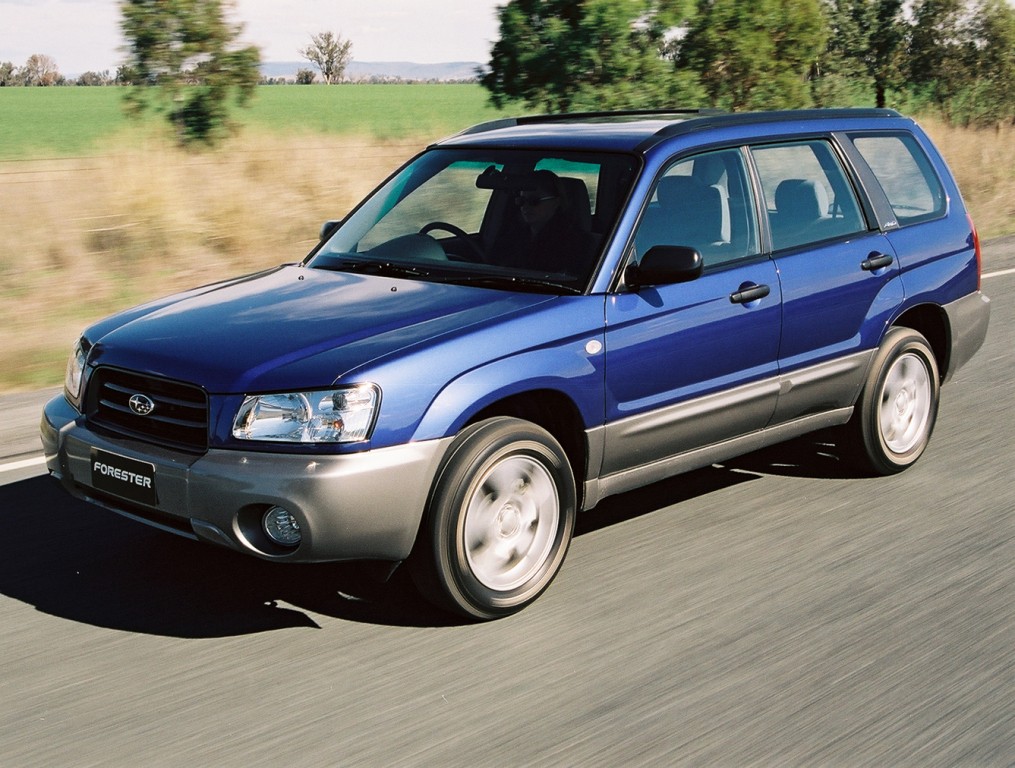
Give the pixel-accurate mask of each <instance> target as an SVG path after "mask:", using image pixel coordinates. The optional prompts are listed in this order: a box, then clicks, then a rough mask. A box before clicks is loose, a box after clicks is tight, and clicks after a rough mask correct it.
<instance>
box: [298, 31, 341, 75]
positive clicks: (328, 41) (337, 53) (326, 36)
mask: <svg viewBox="0 0 1015 768" xmlns="http://www.w3.org/2000/svg"><path fill="white" fill-rule="evenodd" d="M310 40H311V43H310V45H308V46H307V47H306V48H302V49H300V56H302V57H303V58H305V59H306V60H307V61H309V62H311V63H312V64H314V65H316V66H317V68H318V69H319V70H321V76H322V77H323V78H324V82H326V83H328V84H329V85H330V84H331V83H337V82H340V81H341V80H342V76H343V75H344V74H345V68H346V67H347V66H348V65H349V61H350V59H351V58H352V41H350V40H343V39H342V36H341V35H336V34H334V33H332V32H321V33H320V34H317V35H311V36H310Z"/></svg>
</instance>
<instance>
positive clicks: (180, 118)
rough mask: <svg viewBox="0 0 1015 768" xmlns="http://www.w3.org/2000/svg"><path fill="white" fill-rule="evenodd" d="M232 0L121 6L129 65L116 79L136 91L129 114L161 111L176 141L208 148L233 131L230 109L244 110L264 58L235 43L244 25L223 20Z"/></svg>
mask: <svg viewBox="0 0 1015 768" xmlns="http://www.w3.org/2000/svg"><path fill="white" fill-rule="evenodd" d="M232 6H233V3H232V2H230V0H123V1H122V2H121V3H120V10H121V14H122V19H121V29H122V30H123V35H124V38H125V40H126V42H127V54H128V59H127V62H126V63H125V64H124V66H123V67H121V69H120V71H119V73H118V74H119V76H120V77H122V78H123V79H124V81H125V82H127V83H129V84H130V85H133V86H135V87H134V88H132V89H131V90H130V91H129V92H128V95H127V104H128V108H129V109H130V111H131V112H135V113H138V112H142V111H144V110H145V109H148V108H152V109H156V110H159V111H163V112H165V113H166V115H167V116H168V118H169V120H170V121H171V123H172V124H173V126H174V127H175V128H176V131H177V135H178V137H179V139H180V141H181V142H183V143H191V142H195V141H202V142H206V143H211V142H213V141H214V140H215V139H216V138H218V137H219V136H220V135H221V134H222V133H223V132H224V131H225V130H226V129H227V128H229V127H230V123H229V119H228V113H229V105H230V103H231V102H235V103H236V104H238V105H241V106H242V105H245V104H246V103H247V102H248V101H249V99H250V97H251V96H252V95H253V92H254V87H255V86H256V85H257V83H258V81H259V79H260V74H259V71H258V69H259V66H260V63H261V55H260V52H259V50H258V49H257V48H256V47H254V46H245V47H241V46H240V45H239V43H238V39H239V36H240V33H241V31H242V25H240V24H232V23H230V22H228V21H227V20H226V12H227V10H231V9H232Z"/></svg>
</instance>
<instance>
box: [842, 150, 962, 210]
mask: <svg viewBox="0 0 1015 768" xmlns="http://www.w3.org/2000/svg"><path fill="white" fill-rule="evenodd" d="M850 138H852V140H853V145H854V146H855V147H856V148H857V150H858V151H859V152H860V154H861V155H863V158H864V160H866V161H867V165H869V166H870V167H871V170H872V171H874V175H875V176H877V179H878V182H879V183H880V184H881V188H882V189H883V190H884V191H885V195H887V196H888V202H889V204H891V206H892V210H893V211H894V213H895V218H896V219H897V220H898V222H899V225H900V226H906V225H907V224H917V223H919V222H921V221H927V220H929V219H936V218H938V217H940V216H943V215H944V214H945V206H946V199H945V193H944V189H943V188H942V186H941V181H940V180H939V179H938V177H937V174H936V173H935V172H934V168H933V166H932V165H931V162H930V159H929V158H928V157H927V155H926V154H925V153H924V151H923V148H922V147H920V145H919V144H918V143H917V141H916V139H915V138H913V136H911V135H909V134H908V133H907V134H894V135H881V136H852V137H850Z"/></svg>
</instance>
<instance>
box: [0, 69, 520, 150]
mask: <svg viewBox="0 0 1015 768" xmlns="http://www.w3.org/2000/svg"><path fill="white" fill-rule="evenodd" d="M123 94H124V90H123V89H122V88H114V87H98V88H80V87H59V88H0V136H2V137H3V140H2V141H0V158H2V159H29V158H39V157H65V156H73V155H79V154H85V153H88V152H91V151H95V150H96V149H97V148H99V147H101V146H103V144H106V145H108V143H110V142H118V141H122V140H123V136H124V135H127V134H129V132H130V131H131V130H136V124H135V123H136V121H133V120H131V119H129V118H128V117H127V116H126V114H125V113H124V110H123ZM498 116H500V113H499V112H498V111H497V110H495V109H494V108H493V107H492V106H490V104H489V102H488V101H487V96H486V91H484V90H483V89H482V88H481V87H480V86H479V85H474V84H465V85H459V84H455V85H451V84H433V85H431V84H405V85H337V86H323V85H314V86H296V85H290V86H261V87H260V88H258V89H257V92H256V95H255V97H254V100H253V101H252V103H251V104H250V106H249V107H248V108H246V109H234V110H233V111H232V117H233V119H234V120H235V121H236V122H238V123H239V124H240V125H241V126H247V127H249V128H251V129H253V130H258V131H261V130H263V131H267V132H270V133H277V134H285V135H300V134H305V133H327V134H340V135H358V136H367V137H372V138H377V139H394V138H404V137H406V136H426V137H429V138H439V137H441V136H444V135H447V134H449V133H453V132H455V131H458V130H461V129H462V128H464V127H466V126H468V125H471V124H473V123H477V122H481V121H483V120H487V119H492V118H496V117H498ZM160 119H161V118H155V117H149V118H147V119H146V120H145V121H144V123H143V124H144V125H147V126H152V125H156V126H157V125H159V122H158V120H160Z"/></svg>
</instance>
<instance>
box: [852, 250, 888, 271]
mask: <svg viewBox="0 0 1015 768" xmlns="http://www.w3.org/2000/svg"><path fill="white" fill-rule="evenodd" d="M893 261H894V259H893V258H892V257H891V256H889V255H888V254H887V253H878V252H877V251H871V253H870V254H868V256H867V258H866V259H864V260H863V261H861V262H860V269H862V270H863V271H864V272H873V271H874V270H876V269H882V268H883V267H887V266H890V265H891V263H892V262H893Z"/></svg>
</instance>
